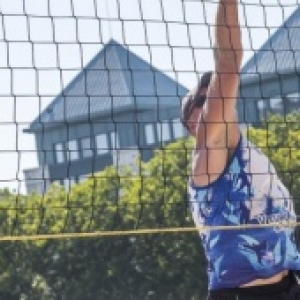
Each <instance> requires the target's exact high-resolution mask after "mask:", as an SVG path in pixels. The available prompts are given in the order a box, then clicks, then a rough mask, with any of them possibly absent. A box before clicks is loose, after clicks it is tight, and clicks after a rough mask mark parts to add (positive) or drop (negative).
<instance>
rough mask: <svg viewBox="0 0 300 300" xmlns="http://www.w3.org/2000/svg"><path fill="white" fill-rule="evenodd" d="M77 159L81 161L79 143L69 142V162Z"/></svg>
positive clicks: (75, 141)
mask: <svg viewBox="0 0 300 300" xmlns="http://www.w3.org/2000/svg"><path fill="white" fill-rule="evenodd" d="M73 146H75V147H73ZM77 159H79V151H78V141H77V140H70V141H68V142H67V160H68V161H74V160H77Z"/></svg>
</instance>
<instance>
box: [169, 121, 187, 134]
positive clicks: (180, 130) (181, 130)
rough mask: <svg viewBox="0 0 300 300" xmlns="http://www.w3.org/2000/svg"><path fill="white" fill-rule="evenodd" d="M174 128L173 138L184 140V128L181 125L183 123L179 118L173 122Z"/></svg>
mask: <svg viewBox="0 0 300 300" xmlns="http://www.w3.org/2000/svg"><path fill="white" fill-rule="evenodd" d="M172 127H173V136H174V138H175V139H179V138H182V137H183V136H184V135H185V133H184V127H183V125H182V124H181V121H180V119H179V118H176V119H173V120H172Z"/></svg>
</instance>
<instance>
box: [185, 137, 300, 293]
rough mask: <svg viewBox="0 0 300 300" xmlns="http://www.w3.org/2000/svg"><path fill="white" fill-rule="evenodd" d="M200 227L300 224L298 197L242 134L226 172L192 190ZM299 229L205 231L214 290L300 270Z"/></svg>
mask: <svg viewBox="0 0 300 300" xmlns="http://www.w3.org/2000/svg"><path fill="white" fill-rule="evenodd" d="M189 201H190V206H191V210H192V215H193V219H194V222H195V224H196V226H199V227H201V226H238V225H243V224H268V223H274V222H276V223H278V222H279V223H280V222H285V223H286V222H288V221H292V222H294V221H296V215H295V211H294V206H293V199H292V198H291V196H290V194H289V192H288V190H287V189H286V188H285V186H284V185H283V184H282V182H281V181H280V180H279V178H278V176H277V174H276V171H275V168H274V166H273V165H272V163H271V162H270V161H269V159H268V158H267V157H266V156H265V155H264V154H263V153H262V152H261V151H260V150H259V149H258V148H257V147H256V146H254V145H253V144H252V143H251V142H249V141H248V140H246V139H245V138H244V137H243V136H241V138H240V141H239V143H238V145H237V147H236V149H235V151H234V153H233V155H232V158H231V159H230V161H229V162H228V164H227V166H226V168H225V170H224V171H223V173H222V174H221V175H220V176H219V177H218V179H217V180H216V181H214V182H213V183H211V184H209V185H207V186H205V187H196V186H193V185H190V186H189ZM293 231H294V229H293V228H292V227H286V226H284V227H283V226H274V227H261V228H253V229H250V228H247V229H245V228H244V229H234V230H212V231H206V232H204V233H203V232H200V236H201V239H202V244H203V247H204V250H205V254H206V257H207V262H208V278H209V289H210V290H215V289H220V288H231V287H237V286H240V285H242V284H245V283H247V282H250V281H253V280H255V279H259V278H261V279H263V278H269V277H272V276H274V275H276V274H277V273H279V272H281V271H283V270H286V269H289V270H300V256H299V253H298V251H297V249H296V245H295V241H294V234H293Z"/></svg>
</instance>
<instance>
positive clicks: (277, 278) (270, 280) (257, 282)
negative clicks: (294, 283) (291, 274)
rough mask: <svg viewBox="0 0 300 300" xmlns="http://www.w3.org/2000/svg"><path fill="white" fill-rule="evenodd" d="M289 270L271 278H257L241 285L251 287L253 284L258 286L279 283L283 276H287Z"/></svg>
mask: <svg viewBox="0 0 300 300" xmlns="http://www.w3.org/2000/svg"><path fill="white" fill-rule="evenodd" d="M287 274H288V271H287V270H285V271H282V272H280V273H278V274H276V275H274V276H272V277H270V278H267V279H255V280H253V281H250V282H248V283H246V284H243V285H241V286H240V287H242V288H243V287H251V286H257V285H264V284H272V283H277V282H279V281H281V280H282V278H283V277H285V276H287Z"/></svg>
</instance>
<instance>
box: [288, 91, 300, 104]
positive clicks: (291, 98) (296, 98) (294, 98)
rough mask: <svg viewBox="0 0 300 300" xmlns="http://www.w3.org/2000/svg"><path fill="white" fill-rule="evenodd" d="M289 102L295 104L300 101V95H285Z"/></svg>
mask: <svg viewBox="0 0 300 300" xmlns="http://www.w3.org/2000/svg"><path fill="white" fill-rule="evenodd" d="M286 97H287V98H288V99H289V101H290V102H293V103H297V102H299V100H300V95H299V93H298V92H294V93H290V94H288V95H286Z"/></svg>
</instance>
